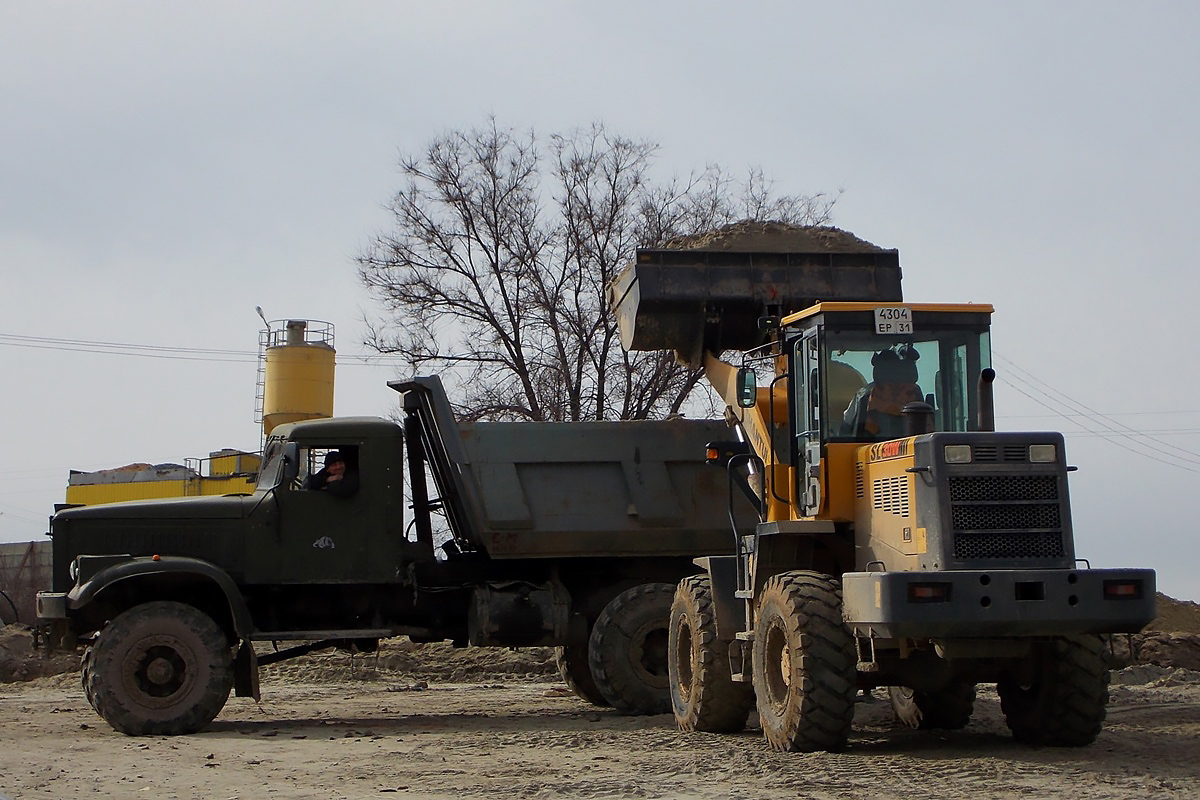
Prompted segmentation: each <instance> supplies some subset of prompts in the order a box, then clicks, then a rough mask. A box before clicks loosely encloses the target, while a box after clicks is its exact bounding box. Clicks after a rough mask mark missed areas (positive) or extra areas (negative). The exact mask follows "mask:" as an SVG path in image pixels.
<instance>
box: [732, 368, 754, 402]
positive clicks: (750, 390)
mask: <svg viewBox="0 0 1200 800" xmlns="http://www.w3.org/2000/svg"><path fill="white" fill-rule="evenodd" d="M737 400H738V405H739V406H741V407H742V408H754V404H755V403H756V402H758V376H757V375H755V374H754V370H752V369H750V368H749V367H741V368H740V369H739V370H738V371H737Z"/></svg>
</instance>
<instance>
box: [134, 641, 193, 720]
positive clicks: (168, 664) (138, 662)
mask: <svg viewBox="0 0 1200 800" xmlns="http://www.w3.org/2000/svg"><path fill="white" fill-rule="evenodd" d="M198 666H199V665H198V664H197V662H196V658H195V654H194V653H192V651H191V649H190V648H188V647H185V646H183V645H182V644H181V643H180V641H179V640H178V639H176V638H175V637H174V636H166V635H159V636H149V637H146V638H145V639H142V640H141V641H139V642H138V643H137V644H136V645H135V646H134V647H132V648H130V650H129V652H128V653H127V654H126V656H125V659H124V661H123V669H122V670H121V674H122V676H123V678H124V684H125V686H126V688H127V689H128V690H129V694H130V696H131V697H134V698H137V701H138V702H139V703H141V704H142V705H145V706H149V707H152V708H163V707H166V706H170V705H172V704H173V703H174V702H175V700H176V699H177V698H178V697H179V696H180V695H181V694H186V693H187V692H188V691H189V690H190V689H191V687H192V686H193V685H194V684H195V682H196V672H197V669H198Z"/></svg>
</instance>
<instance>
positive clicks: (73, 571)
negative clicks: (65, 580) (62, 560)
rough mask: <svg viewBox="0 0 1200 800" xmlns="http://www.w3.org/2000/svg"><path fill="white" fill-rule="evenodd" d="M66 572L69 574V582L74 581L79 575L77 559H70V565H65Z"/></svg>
mask: <svg viewBox="0 0 1200 800" xmlns="http://www.w3.org/2000/svg"><path fill="white" fill-rule="evenodd" d="M67 574H68V575H70V576H71V582H72V583H74V582H75V580H76V579H77V578H78V577H79V559H78V558H73V559H71V566H69V567H67Z"/></svg>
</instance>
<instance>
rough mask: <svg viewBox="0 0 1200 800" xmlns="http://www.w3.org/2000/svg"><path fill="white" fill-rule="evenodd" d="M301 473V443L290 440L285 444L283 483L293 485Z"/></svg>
mask: <svg viewBox="0 0 1200 800" xmlns="http://www.w3.org/2000/svg"><path fill="white" fill-rule="evenodd" d="M299 475H300V445H299V444H297V443H296V442H288V443H287V444H285V445H284V446H283V481H282V482H281V485H283V486H291V485H292V483H293V482H295V480H296V478H297V477H298V476H299Z"/></svg>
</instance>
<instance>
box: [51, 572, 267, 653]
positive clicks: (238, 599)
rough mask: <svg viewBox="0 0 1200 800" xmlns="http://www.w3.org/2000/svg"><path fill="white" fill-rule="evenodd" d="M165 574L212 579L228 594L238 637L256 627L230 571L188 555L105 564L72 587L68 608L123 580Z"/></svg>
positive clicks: (85, 601) (94, 596)
mask: <svg viewBox="0 0 1200 800" xmlns="http://www.w3.org/2000/svg"><path fill="white" fill-rule="evenodd" d="M164 574H174V575H197V576H200V577H203V578H206V579H208V580H209V581H211V582H212V583H214V584H215V585H216V586H217V588H219V589H220V590H221V593H222V594H223V595H224V596H225V602H226V603H228V605H229V615H230V618H231V619H232V620H233V630H234V634H235V635H236V637H237V638H238V639H245V638H246V637H248V636H249V635H250V632H251V631H252V630H253V629H254V622H253V620H252V619H251V617H250V609H249V608H247V607H246V601H245V600H244V599H243V598H242V594H241V592H239V591H238V588H237V584H236V583H234V580H233V578H231V577H230V576H229V573H227V572H226V571H225V570H223V569H221V568H220V567H218V566H217V565H215V564H213V563H211V562H209V561H204V560H202V559H199V558H190V557H186V556H154V557H152V558H147V557H138V558H133V559H131V560H129V561H123V562H121V563H119V564H114V565H112V566H110V567H105V568H104V569H102V570H100V571H99V572H97V573H96V574H95V575H93V576H92V577H91V578H89V579H88V580H87V581H85V582H84V583H81V584H79V585H78V586H75V587H73V588H72V589H71V591H70V592H69V593H68V594H67V607H68V608H70V609H79V608H83V607H84V606H86V605H88V604H89V603H91V602H92V601H93V600H95V599H96V597H97V596H99V595H100V594H101V593H102V592H104V591H105V590H106V589H108V588H109V587H110V586H113V585H114V584H116V583H119V582H121V581H126V580H130V579H133V578H140V577H145V576H148V575H164Z"/></svg>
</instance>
